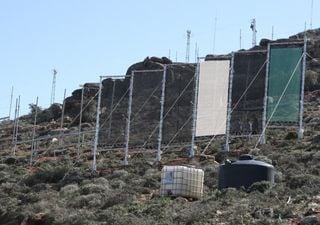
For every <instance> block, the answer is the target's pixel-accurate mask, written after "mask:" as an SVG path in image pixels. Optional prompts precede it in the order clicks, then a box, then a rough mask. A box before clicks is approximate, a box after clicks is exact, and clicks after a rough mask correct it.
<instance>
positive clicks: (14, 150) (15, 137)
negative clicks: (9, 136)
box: [13, 95, 20, 155]
mask: <svg viewBox="0 0 320 225" xmlns="http://www.w3.org/2000/svg"><path fill="white" fill-rule="evenodd" d="M16 111H17V113H16V120H15V123H16V125H15V134H14V146H13V155H16V149H17V141H18V130H19V114H20V95H19V97H18V100H17V109H16Z"/></svg>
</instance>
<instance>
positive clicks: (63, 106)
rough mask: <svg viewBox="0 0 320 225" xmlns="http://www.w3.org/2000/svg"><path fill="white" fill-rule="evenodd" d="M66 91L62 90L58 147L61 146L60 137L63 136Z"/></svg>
mask: <svg viewBox="0 0 320 225" xmlns="http://www.w3.org/2000/svg"><path fill="white" fill-rule="evenodd" d="M66 91H67V89H64V94H63V104H62V112H61V121H60V138H59V146H61V145H62V136H63V133H64V132H63V120H64V110H65V107H66V101H65V100H66Z"/></svg>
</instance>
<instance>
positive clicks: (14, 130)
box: [12, 98, 18, 144]
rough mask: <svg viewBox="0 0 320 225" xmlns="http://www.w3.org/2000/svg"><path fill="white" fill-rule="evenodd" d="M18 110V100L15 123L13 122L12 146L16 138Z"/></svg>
mask: <svg viewBox="0 0 320 225" xmlns="http://www.w3.org/2000/svg"><path fill="white" fill-rule="evenodd" d="M17 110H18V98H16V107H15V109H14V121H13V132H12V144H14V140H15V137H16V126H17V115H18V114H17V112H18V111H17Z"/></svg>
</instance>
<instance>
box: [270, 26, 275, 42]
mask: <svg viewBox="0 0 320 225" xmlns="http://www.w3.org/2000/svg"><path fill="white" fill-rule="evenodd" d="M273 36H274V27H273V26H272V28H271V40H273Z"/></svg>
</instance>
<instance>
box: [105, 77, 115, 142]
mask: <svg viewBox="0 0 320 225" xmlns="http://www.w3.org/2000/svg"><path fill="white" fill-rule="evenodd" d="M115 91H116V81H115V80H113V86H112V95H111V105H110V118H109V126H108V127H109V129H108V130H107V132H108V135H107V141H108V140H110V136H111V128H112V113H113V104H114V95H115Z"/></svg>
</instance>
